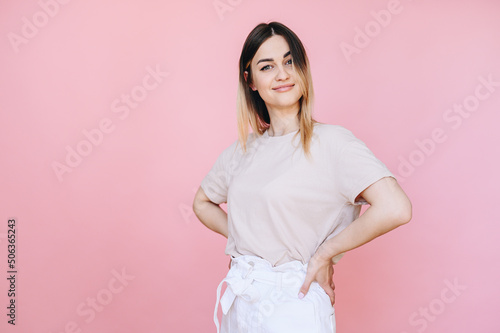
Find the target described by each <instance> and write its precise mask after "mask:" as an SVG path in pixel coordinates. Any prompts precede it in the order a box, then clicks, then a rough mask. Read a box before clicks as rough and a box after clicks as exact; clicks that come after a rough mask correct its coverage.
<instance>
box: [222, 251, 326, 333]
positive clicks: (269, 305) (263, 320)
mask: <svg viewBox="0 0 500 333" xmlns="http://www.w3.org/2000/svg"><path fill="white" fill-rule="evenodd" d="M306 272H307V264H305V265H304V264H302V263H301V262H300V261H291V262H287V263H285V264H282V265H278V266H277V267H272V265H271V264H270V263H269V262H268V261H267V260H265V259H262V258H260V257H256V256H251V255H244V256H240V257H237V258H232V260H231V269H230V270H229V272H228V273H227V275H226V277H225V278H224V279H223V280H222V281H221V282H220V284H219V286H218V287H217V302H216V304H215V311H214V322H215V326H216V327H217V332H218V333H219V332H220V333H283V332H286V333H335V309H334V307H333V306H332V304H331V302H330V297H329V296H328V294H327V293H326V292H325V291H324V290H323V288H321V287H320V285H319V284H318V283H317V282H313V283H312V284H311V286H310V288H309V291H308V293H307V294H306V296H305V297H304V298H303V299H299V297H298V293H299V290H300V287H301V286H302V284H303V283H304V279H305V275H306ZM224 282H226V283H227V288H226V291H225V292H224V295H223V296H222V298H221V297H220V294H221V288H222V284H223V283H224ZM219 301H220V304H221V307H222V323H221V327H220V329H219V321H218V318H217V312H218V307H219Z"/></svg>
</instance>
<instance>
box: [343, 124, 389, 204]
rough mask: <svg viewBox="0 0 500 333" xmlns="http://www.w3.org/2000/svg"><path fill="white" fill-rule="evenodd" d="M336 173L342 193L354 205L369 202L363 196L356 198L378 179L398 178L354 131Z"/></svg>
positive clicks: (344, 149)
mask: <svg viewBox="0 0 500 333" xmlns="http://www.w3.org/2000/svg"><path fill="white" fill-rule="evenodd" d="M349 133H350V132H349ZM335 174H336V183H337V184H338V186H339V190H340V193H341V194H342V196H343V197H344V198H345V199H346V200H347V202H349V203H351V204H353V205H363V204H368V202H366V200H364V199H363V198H360V200H358V201H356V202H355V201H354V200H356V197H357V196H358V195H359V194H360V193H361V192H363V191H364V190H365V189H366V188H367V187H369V186H370V185H372V184H373V183H375V182H376V181H378V180H380V179H381V178H384V177H393V178H396V177H394V175H393V174H392V172H391V171H390V170H389V169H388V168H387V166H386V165H385V164H384V163H382V161H380V160H379V159H378V158H377V157H375V155H374V154H373V152H372V151H371V150H370V149H369V148H368V147H367V146H366V144H365V143H364V142H363V141H361V140H360V139H358V138H357V137H355V136H354V135H353V134H352V133H350V140H349V141H348V142H347V143H346V145H345V147H344V148H343V149H342V150H341V152H340V154H339V158H338V160H337V167H336V172H335Z"/></svg>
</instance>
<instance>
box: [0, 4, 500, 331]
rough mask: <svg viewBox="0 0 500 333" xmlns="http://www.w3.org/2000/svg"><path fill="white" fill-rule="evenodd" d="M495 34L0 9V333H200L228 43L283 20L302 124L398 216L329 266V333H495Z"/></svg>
mask: <svg viewBox="0 0 500 333" xmlns="http://www.w3.org/2000/svg"><path fill="white" fill-rule="evenodd" d="M499 18H500V2H499V1H496V0H475V1H473V0H467V1H466V0H453V1H452V0H442V1H431V0H413V1H411V0H376V1H373V0H372V1H370V0H355V1H339V0H336V1H297V0H294V1H290V0H289V1H281V0H276V1H264V0H252V1H250V0H190V1H160V0H156V1H155V0H149V1H139V0H125V1H124V0H120V1H118V0H105V1H95V0H92V1H77V0H73V1H69V0H64V1H63V0H38V1H34V0H33V1H27V0H22V1H14V0H2V1H1V3H0V36H1V39H0V136H1V138H0V171H1V172H0V194H1V197H0V270H1V271H0V276H1V277H2V278H1V279H0V305H1V306H0V309H1V311H0V318H1V321H0V331H1V332H6V333H10V332H16V333H20V332H22V333H25V332H26V333H31V332H37V333H63V332H64V333H75V332H87V333H99V332H106V333H107V332H120V333H122V332H131V333H135V332H148V333H165V332H183V333H199V332H215V325H214V323H213V309H214V305H215V301H216V287H217V285H218V283H219V281H220V280H221V279H222V278H223V277H224V276H225V275H226V273H227V271H228V263H229V258H228V256H226V255H225V254H224V249H225V245H226V239H225V238H224V237H222V236H221V235H219V234H215V233H214V232H212V231H210V230H209V229H208V228H206V227H205V226H204V225H203V224H202V223H201V222H200V221H199V220H198V219H197V218H196V216H195V215H194V213H193V210H192V202H193V198H194V194H195V192H196V191H197V189H198V187H199V185H200V182H201V180H202V179H203V177H204V176H205V175H206V174H207V173H208V171H209V170H210V168H211V167H212V165H213V163H214V162H215V160H216V158H217V157H218V156H219V154H220V153H221V152H222V151H223V150H224V149H225V148H227V147H228V146H229V145H230V144H231V143H232V142H234V140H236V139H237V127H236V92H237V84H238V67H237V66H238V59H239V55H240V52H241V48H242V46H243V43H244V40H245V38H246V36H247V35H248V33H249V32H250V31H251V30H252V29H253V28H254V27H255V26H256V25H257V24H259V23H261V22H270V21H279V22H281V23H283V24H285V25H287V26H288V27H289V28H291V29H292V30H293V31H294V32H295V33H296V34H297V35H298V36H299V38H300V39H301V40H302V42H303V43H304V45H305V48H306V51H307V53H308V56H309V59H310V62H311V72H312V76H313V83H314V92H315V97H316V102H315V107H314V113H313V116H314V117H315V119H316V120H318V121H320V122H324V123H329V124H337V125H341V126H344V127H346V128H348V129H349V130H351V131H352V132H353V134H354V135H356V136H357V137H358V138H360V139H361V140H363V141H364V142H365V143H366V144H367V146H368V147H369V148H370V149H371V150H372V151H373V153H374V154H375V155H376V156H377V157H378V158H379V159H380V160H381V161H383V162H384V163H385V164H386V165H387V167H388V168H389V169H390V170H391V171H392V172H393V173H394V175H395V176H396V178H397V180H398V182H399V184H400V185H401V186H402V188H403V189H404V190H405V192H406V193H407V194H408V196H409V198H410V200H411V201H412V204H413V218H412V220H411V222H410V223H409V224H407V225H405V226H403V227H401V228H398V229H396V230H395V231H392V232H390V233H389V234H387V235H384V236H382V237H380V238H378V239H376V240H374V241H373V242H370V243H368V244H366V245H364V246H362V247H360V248H358V249H355V250H353V251H351V252H349V253H347V254H346V255H345V256H344V257H343V258H342V260H341V261H340V262H339V263H338V264H337V265H336V266H335V274H334V281H335V284H336V305H335V309H336V316H337V332H339V333H348V332H351V333H360V332H377V333H379V332H384V333H388V332H394V333H422V332H429V333H431V332H436V333H443V332H464V333H465V332H481V333H483V332H484V333H491V332H499V331H500V324H499V323H498V319H497V317H498V314H497V312H498V309H499V301H498V300H499V299H500V288H499V287H498V281H499V278H500V266H499V264H498V262H499V253H500V242H499V241H498V235H499V233H500V213H499V211H498V210H497V209H496V208H497V207H496V205H497V204H498V200H499V199H500V198H499V195H498V186H499V184H500V176H499V174H500V172H499V170H500V161H499V153H500V148H499V143H500V135H499V134H498V133H499V132H498V127H499V124H500V113H499V110H500V62H499V59H500V43H499V41H500V19H499ZM222 207H223V209H227V207H226V206H225V205H222ZM364 209H366V207H364ZM219 315H220V313H219Z"/></svg>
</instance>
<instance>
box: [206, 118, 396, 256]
mask: <svg viewBox="0 0 500 333" xmlns="http://www.w3.org/2000/svg"><path fill="white" fill-rule="evenodd" d="M296 133H297V131H295V132H292V133H288V134H285V135H282V136H269V135H268V132H267V131H266V132H265V133H264V134H263V135H262V136H260V137H259V136H258V135H255V134H254V133H250V135H249V138H248V141H247V153H246V154H243V151H242V147H241V145H239V144H238V140H236V141H234V142H233V143H232V144H231V145H230V146H229V147H228V148H226V149H225V150H224V151H223V152H222V153H221V154H220V155H219V157H218V158H217V160H216V161H215V163H214V165H213V166H212V168H211V170H210V171H209V172H208V174H207V175H206V176H205V178H204V179H203V180H202V182H201V187H202V189H203V190H204V191H205V194H206V195H207V196H208V198H209V199H210V200H211V201H212V202H214V203H216V204H221V203H223V202H227V213H228V240H227V245H226V250H225V253H226V254H227V255H232V256H234V257H238V256H240V255H244V254H250V255H255V256H259V257H261V258H264V259H266V260H268V261H269V262H270V263H271V264H272V265H273V266H277V265H280V264H283V263H285V262H288V261H291V260H299V261H301V262H302V263H303V264H305V263H306V262H308V261H309V259H310V258H311V257H312V256H313V255H314V253H315V252H316V250H317V248H318V247H319V246H320V245H321V244H322V243H323V242H324V241H325V240H327V239H329V238H331V237H333V236H335V235H336V234H338V233H339V232H341V231H342V230H343V229H344V228H346V227H347V226H348V225H349V224H350V223H351V222H352V221H353V220H355V219H356V218H358V217H359V214H360V211H361V205H363V204H367V202H366V201H364V200H363V198H362V197H361V200H359V201H357V202H355V201H354V200H355V199H356V197H357V196H358V194H360V193H361V192H362V191H363V190H364V189H366V188H367V187H368V186H370V185H371V184H373V183H374V182H376V181H377V180H379V179H381V178H383V177H394V175H393V174H392V173H391V172H390V171H389V169H388V168H387V167H386V166H385V164H384V163H382V162H381V161H380V160H378V159H377V158H376V157H375V156H374V154H373V153H372V152H371V150H370V149H368V147H367V146H366V145H365V144H364V143H363V142H362V141H361V140H359V139H358V138H356V137H355V136H354V135H353V133H352V132H351V131H349V130H347V129H346V128H344V127H342V126H340V125H329V124H322V123H317V124H315V126H314V135H313V138H312V141H311V155H312V157H313V161H312V162H310V161H309V160H307V158H306V156H305V154H304V152H303V150H302V146H301V144H300V134H298V135H297V136H296V137H295V139H294V140H293V141H292V139H293V137H294V135H295V134H296ZM295 147H298V148H297V149H295ZM394 178H395V177H394ZM340 257H341V255H340V256H337V257H336V258H334V260H333V261H334V262H337V261H338V260H339V259H340Z"/></svg>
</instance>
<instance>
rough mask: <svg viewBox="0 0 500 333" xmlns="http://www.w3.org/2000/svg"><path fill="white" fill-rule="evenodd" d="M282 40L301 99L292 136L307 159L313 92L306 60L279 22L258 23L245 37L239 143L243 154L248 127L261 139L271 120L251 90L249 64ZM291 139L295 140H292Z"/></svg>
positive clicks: (294, 37) (293, 37) (296, 40)
mask: <svg viewBox="0 0 500 333" xmlns="http://www.w3.org/2000/svg"><path fill="white" fill-rule="evenodd" d="M276 35H279V36H282V37H283V38H285V40H286V41H287V43H288V46H289V47H290V53H291V56H292V69H293V70H294V71H296V73H297V75H298V78H299V82H298V83H299V87H300V89H301V92H302V97H301V98H300V100H299V104H300V109H299V112H298V114H297V117H298V118H299V124H300V128H299V131H298V132H297V133H296V134H295V136H296V135H297V134H300V140H301V142H302V148H303V150H304V152H305V154H306V156H307V157H310V145H311V138H312V135H313V128H314V123H317V121H316V120H314V119H313V117H312V111H313V103H314V89H313V83H312V77H311V71H310V69H309V59H308V58H307V54H306V51H305V49H304V46H303V45H302V42H301V41H300V39H299V37H297V35H296V34H295V33H294V32H293V31H292V30H290V29H289V28H288V27H286V26H285V25H283V24H282V23H279V22H270V23H267V24H266V23H260V24H259V25H257V26H256V27H255V28H254V29H253V30H252V31H251V32H250V34H249V35H248V36H247V38H246V40H245V43H244V45H243V49H242V51H241V56H240V60H239V84H238V93H237V120H238V139H239V142H240V144H242V146H243V150H244V152H246V142H247V138H248V133H249V131H248V125H250V126H251V127H252V130H253V132H254V133H255V134H256V135H258V136H260V135H262V134H263V133H264V132H265V131H266V129H268V128H269V126H270V122H271V120H270V117H269V112H268V110H267V107H266V104H265V102H264V101H263V100H262V98H261V97H260V95H259V92H258V91H253V90H252V89H251V88H250V84H251V83H252V70H251V66H250V64H251V62H252V59H253V58H254V56H255V53H257V50H258V49H259V47H260V46H261V45H262V44H263V43H264V42H265V41H266V40H267V39H269V38H270V37H272V36H276ZM245 71H247V72H248V77H247V80H248V82H247V81H245V76H244V72H245ZM295 136H294V139H295Z"/></svg>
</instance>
